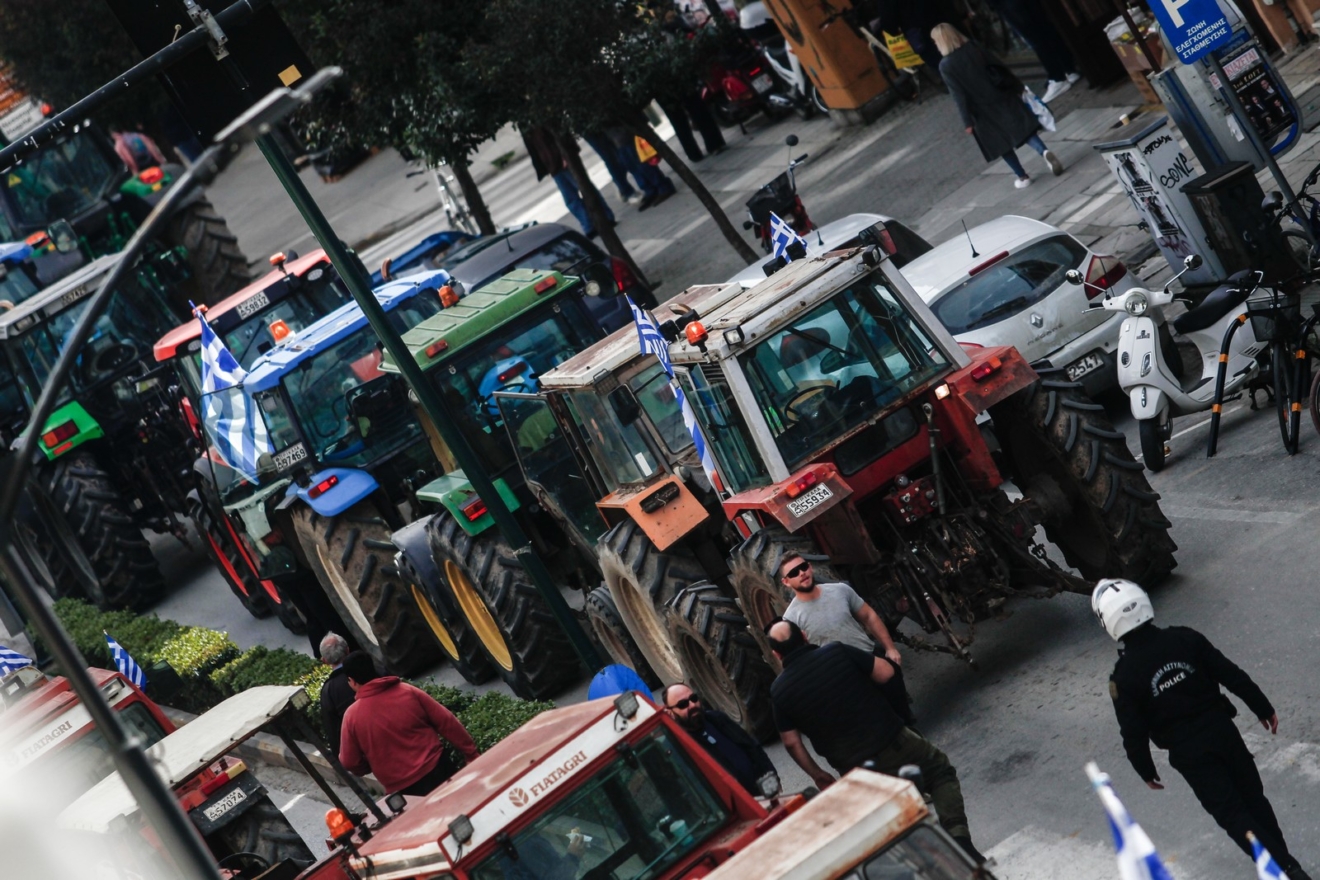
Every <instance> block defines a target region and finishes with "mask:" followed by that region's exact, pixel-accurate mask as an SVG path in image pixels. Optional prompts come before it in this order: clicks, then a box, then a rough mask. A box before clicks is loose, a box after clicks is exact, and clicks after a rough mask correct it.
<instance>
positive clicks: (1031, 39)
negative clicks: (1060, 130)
mask: <svg viewBox="0 0 1320 880" xmlns="http://www.w3.org/2000/svg"><path fill="white" fill-rule="evenodd" d="M986 2H988V3H989V4H990V8H991V9H993V10H994V11H995V12H997V13H999V17H1000V18H1002V19H1003V20H1004V21H1006V22H1008V26H1009V27H1011V28H1012V29H1013V30H1015V31H1017V33H1018V36H1020V37H1021V38H1022V39H1023V40H1024V41H1026V44H1027V45H1028V46H1030V47H1031V51H1033V52H1035V53H1036V57H1037V58H1039V59H1040V64H1041V66H1042V67H1044V68H1045V75H1046V76H1047V77H1048V78H1049V81H1048V82H1047V83H1046V84H1045V94H1044V96H1043V97H1042V98H1041V100H1042V101H1044V102H1045V103H1046V104H1048V103H1049V102H1050V101H1053V100H1054V99H1055V98H1057V97H1059V95H1062V94H1063V93H1064V92H1066V91H1068V89H1070V88H1072V86H1073V83H1075V82H1077V81H1078V80H1079V79H1081V78H1082V77H1081V74H1079V73H1078V72H1077V62H1076V60H1074V59H1073V54H1072V51H1071V50H1069V48H1068V44H1067V43H1065V42H1064V41H1063V37H1061V36H1060V35H1059V31H1058V30H1057V29H1056V28H1055V27H1054V23H1053V22H1051V21H1050V19H1049V17H1048V16H1047V15H1046V14H1045V8H1044V7H1043V6H1041V3H1040V0H986Z"/></svg>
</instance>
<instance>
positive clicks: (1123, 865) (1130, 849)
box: [1086, 761, 1173, 880]
mask: <svg viewBox="0 0 1320 880" xmlns="http://www.w3.org/2000/svg"><path fill="white" fill-rule="evenodd" d="M1086 775H1087V776H1089V777H1090V779H1091V785H1092V787H1093V788H1095V793H1096V794H1098V795H1099V796H1100V803H1102V804H1104V806H1105V812H1106V813H1108V814H1109V830H1111V831H1113V832H1114V848H1115V849H1117V850H1118V876H1119V878H1120V880H1173V878H1172V877H1171V876H1170V874H1169V871H1168V869H1167V868H1165V867H1164V863H1163V862H1162V861H1160V854H1159V853H1157V852H1156V851H1155V844H1153V843H1151V842H1150V838H1149V837H1147V836H1146V832H1145V831H1142V830H1141V826H1140V825H1138V824H1137V823H1136V822H1134V821H1133V820H1132V817H1131V816H1129V815H1128V811H1127V808H1126V807H1124V806H1123V802H1122V801H1120V800H1119V799H1118V795H1116V794H1114V789H1113V786H1111V785H1110V783H1109V776H1108V775H1107V774H1105V773H1101V772H1100V768H1099V767H1097V766H1096V765H1095V762H1094V761H1093V762H1091V763H1089V764H1087V765H1086Z"/></svg>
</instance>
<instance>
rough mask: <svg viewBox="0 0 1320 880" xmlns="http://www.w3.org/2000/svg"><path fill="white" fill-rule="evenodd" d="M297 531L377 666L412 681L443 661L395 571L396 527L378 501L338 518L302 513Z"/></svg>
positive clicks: (332, 596) (366, 501)
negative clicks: (393, 538) (392, 531)
mask: <svg viewBox="0 0 1320 880" xmlns="http://www.w3.org/2000/svg"><path fill="white" fill-rule="evenodd" d="M293 527H294V532H295V533H296V534H297V536H298V542H299V544H301V545H302V548H303V552H304V554H305V555H306V557H307V561H308V564H309V565H310V566H311V568H312V571H313V572H314V573H315V574H316V578H317V580H319V581H320V582H321V586H322V587H323V588H324V589H325V594H326V596H327V597H328V598H329V599H330V604H331V605H333V606H334V607H335V610H336V611H337V612H339V616H340V618H342V619H343V621H344V625H345V626H347V627H348V628H349V629H351V630H352V631H353V638H354V640H355V641H357V643H358V644H359V645H360V646H361V647H362V650H364V651H366V652H367V653H369V654H371V656H372V657H373V658H374V659H375V661H376V663H377V664H379V665H381V666H383V667H384V668H385V669H386V670H388V671H389V672H390V673H391V674H393V675H407V674H409V673H411V672H415V671H417V670H420V669H425V668H427V667H428V666H432V665H434V664H435V663H436V662H437V661H438V660H439V659H440V655H439V651H438V650H437V649H436V647H435V641H434V640H433V639H432V638H431V637H430V635H429V634H427V632H426V629H425V625H424V624H423V623H422V620H421V617H420V615H419V614H418V613H417V606H416V605H414V604H413V601H412V594H411V591H410V590H409V589H408V585H407V584H406V583H405V582H404V581H403V579H402V578H401V577H400V576H399V570H398V569H397V568H395V567H394V545H393V544H392V543H390V527H389V525H388V524H387V523H386V522H385V519H384V517H382V516H381V515H380V511H379V510H378V509H377V507H376V502H375V501H374V500H373V499H371V498H366V499H363V500H362V501H359V502H358V503H357V504H354V505H353V506H352V507H350V508H348V510H345V511H344V512H343V513H341V514H339V515H338V516H321V515H320V514H318V513H316V511H314V510H312V509H311V508H310V507H302V508H300V509H299V510H298V511H297V512H296V513H295V514H294V516H293Z"/></svg>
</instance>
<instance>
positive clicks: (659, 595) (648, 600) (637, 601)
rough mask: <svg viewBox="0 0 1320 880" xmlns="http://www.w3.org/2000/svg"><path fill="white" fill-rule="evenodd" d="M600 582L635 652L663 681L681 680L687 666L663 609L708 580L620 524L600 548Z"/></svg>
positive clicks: (687, 561) (692, 563)
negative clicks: (676, 650)
mask: <svg viewBox="0 0 1320 880" xmlns="http://www.w3.org/2000/svg"><path fill="white" fill-rule="evenodd" d="M596 555H597V558H598V559H599V561H600V572H601V576H602V577H603V578H604V580H605V586H606V587H608V588H609V591H610V596H611V597H613V599H614V604H615V606H616V607H617V608H618V609H619V616H620V617H621V618H623V622H624V625H625V626H626V627H627V628H628V632H630V633H632V637H633V640H634V641H635V642H636V643H637V648H638V650H640V651H641V652H642V656H644V657H645V658H646V661H647V663H648V664H650V667H651V670H652V671H653V672H654V673H655V674H656V677H658V678H659V679H660V681H662V682H664V683H666V684H672V683H675V682H678V681H682V679H683V665H682V664H681V663H680V662H679V660H678V655H677V654H675V653H674V646H673V644H671V643H670V641H669V633H668V632H667V630H666V628H665V621H664V613H663V612H664V607H665V606H666V605H668V604H669V603H670V602H671V601H673V599H674V597H675V596H677V595H678V592H679V591H680V590H682V589H684V588H685V587H690V586H691V585H693V584H695V583H698V582H700V581H704V580H706V579H707V574H706V572H705V570H704V569H702V567H701V564H700V563H698V562H697V560H696V559H693V558H692V557H690V556H682V555H679V554H677V553H662V552H660V551H659V550H657V549H656V548H655V545H654V544H652V543H651V539H650V538H648V537H646V532H644V531H642V528H641V526H639V525H637V523H635V522H633V521H632V520H631V519H629V520H626V521H625V522H621V523H619V524H618V525H617V526H615V527H614V528H612V529H610V530H609V531H608V532H606V533H605V534H604V536H602V537H601V539H600V541H599V542H598V543H597V544H596Z"/></svg>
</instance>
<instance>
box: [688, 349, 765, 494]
mask: <svg viewBox="0 0 1320 880" xmlns="http://www.w3.org/2000/svg"><path fill="white" fill-rule="evenodd" d="M677 376H678V380H679V384H680V386H681V387H682V388H683V396H685V397H686V398H687V399H688V400H689V401H690V402H691V403H692V409H693V412H695V413H696V416H697V421H698V422H700V423H701V429H702V431H703V432H704V433H705V436H706V442H707V443H709V444H710V446H711V448H712V449H713V450H714V452H715V461H716V465H717V469H718V470H719V473H720V477H721V478H722V479H723V480H724V482H725V483H726V484H728V485H729V486H730V487H731V488H732V489H733V490H734V491H735V492H741V491H743V490H745V489H750V488H752V487H753V486H764V485H766V484H768V483H769V482H770V474H769V473H768V472H767V471H766V469H765V464H764V463H763V462H762V461H761V457H760V456H759V455H758V454H757V452H756V443H755V441H753V440H752V434H751V432H750V431H749V430H748V429H747V423H746V422H745V421H743V417H742V413H741V412H739V411H738V403H737V401H736V400H734V398H733V392H732V391H731V390H730V389H729V383H728V381H727V380H726V379H725V378H724V374H723V373H722V372H720V369H719V367H714V366H706V365H696V366H693V367H692V368H691V369H690V370H688V371H686V372H684V371H681V370H680V371H677Z"/></svg>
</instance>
